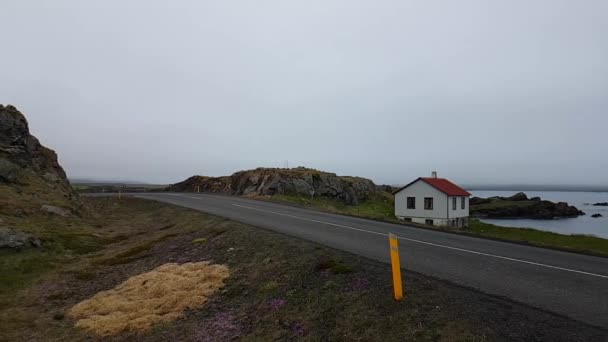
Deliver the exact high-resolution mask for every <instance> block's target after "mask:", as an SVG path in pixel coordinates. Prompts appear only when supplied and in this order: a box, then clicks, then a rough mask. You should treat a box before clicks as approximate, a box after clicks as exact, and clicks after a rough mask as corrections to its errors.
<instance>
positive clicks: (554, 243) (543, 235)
mask: <svg viewBox="0 0 608 342" xmlns="http://www.w3.org/2000/svg"><path fill="white" fill-rule="evenodd" d="M463 232H464V233H467V234H471V235H476V236H482V237H488V238H494V239H501V240H508V241H517V242H525V243H529V244H531V245H535V246H541V247H550V248H559V249H563V250H566V251H572V252H580V253H589V254H597V255H602V256H608V239H602V238H599V237H595V236H590V235H563V234H557V233H552V232H545V231H542V230H537V229H532V228H510V227H500V226H496V225H493V224H489V223H484V222H481V221H479V220H475V219H473V220H471V222H470V223H469V227H468V228H466V229H463Z"/></svg>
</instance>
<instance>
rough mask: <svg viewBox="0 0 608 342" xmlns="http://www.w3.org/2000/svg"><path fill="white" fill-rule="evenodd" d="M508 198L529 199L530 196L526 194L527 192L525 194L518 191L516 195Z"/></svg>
mask: <svg viewBox="0 0 608 342" xmlns="http://www.w3.org/2000/svg"><path fill="white" fill-rule="evenodd" d="M507 199H508V200H509V201H527V200H528V196H526V194H524V193H523V192H518V193H516V194H515V195H513V196H511V197H508V198H507Z"/></svg>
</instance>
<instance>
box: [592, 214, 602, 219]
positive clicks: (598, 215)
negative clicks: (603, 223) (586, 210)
mask: <svg viewBox="0 0 608 342" xmlns="http://www.w3.org/2000/svg"><path fill="white" fill-rule="evenodd" d="M591 217H593V218H598V217H603V215H602V214H593V215H591Z"/></svg>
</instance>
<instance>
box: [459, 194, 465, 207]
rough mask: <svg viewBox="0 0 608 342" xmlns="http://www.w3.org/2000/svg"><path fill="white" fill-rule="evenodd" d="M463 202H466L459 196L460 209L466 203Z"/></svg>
mask: <svg viewBox="0 0 608 342" xmlns="http://www.w3.org/2000/svg"><path fill="white" fill-rule="evenodd" d="M465 203H466V202H465V201H464V197H461V198H460V207H461V208H462V209H464V207H465V205H466V204H465Z"/></svg>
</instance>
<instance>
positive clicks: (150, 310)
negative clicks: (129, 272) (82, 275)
mask: <svg viewBox="0 0 608 342" xmlns="http://www.w3.org/2000/svg"><path fill="white" fill-rule="evenodd" d="M228 275H229V272H228V268H227V267H226V266H223V265H210V264H209V262H196V263H186V264H182V265H178V264H175V263H170V264H165V265H162V266H159V267H157V268H155V269H154V270H152V271H150V272H146V273H143V274H139V275H136V276H133V277H131V278H129V279H127V280H126V281H125V282H124V283H122V284H120V285H118V286H117V287H115V288H113V289H111V290H108V291H102V292H100V293H98V294H96V295H95V296H93V297H92V298H91V299H87V300H85V301H82V302H80V303H78V304H76V305H75V306H74V307H73V308H71V309H70V311H69V313H68V316H69V317H71V318H73V319H75V320H77V322H76V326H77V327H79V328H84V329H86V330H88V331H91V332H93V333H95V334H96V335H97V336H110V335H117V334H119V333H123V332H141V331H146V330H150V328H152V327H153V326H154V325H155V324H158V323H161V322H172V321H174V320H176V319H177V318H180V317H182V316H183V315H184V311H185V310H186V309H198V308H200V307H201V306H202V305H203V304H204V303H205V302H207V300H208V299H209V297H210V296H211V295H213V293H214V292H216V291H217V290H219V289H220V288H222V287H224V280H225V279H226V278H228Z"/></svg>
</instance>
